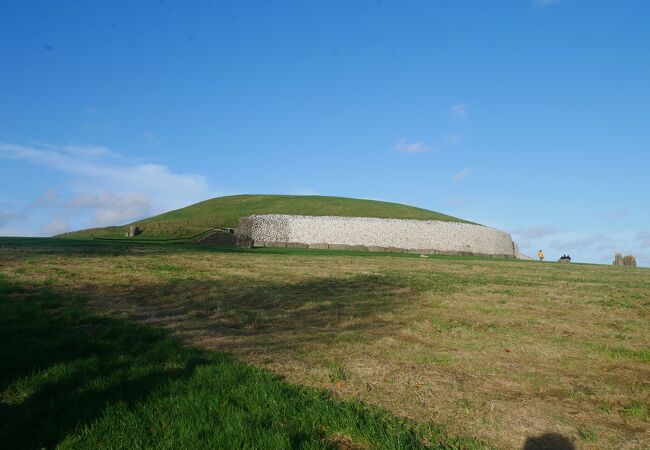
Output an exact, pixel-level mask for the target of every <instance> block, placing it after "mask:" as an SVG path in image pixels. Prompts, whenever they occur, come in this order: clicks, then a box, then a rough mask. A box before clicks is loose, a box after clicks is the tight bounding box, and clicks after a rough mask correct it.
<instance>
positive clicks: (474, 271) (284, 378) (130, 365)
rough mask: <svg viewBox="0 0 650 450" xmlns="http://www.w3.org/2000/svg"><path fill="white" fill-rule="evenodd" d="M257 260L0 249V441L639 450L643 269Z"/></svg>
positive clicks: (231, 255) (269, 253)
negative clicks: (565, 442)
mask: <svg viewBox="0 0 650 450" xmlns="http://www.w3.org/2000/svg"><path fill="white" fill-rule="evenodd" d="M260 250H263V251H259V250H256V249H254V250H248V251H236V250H232V249H231V250H222V249H210V248H199V247H193V246H185V245H181V246H179V245H127V244H110V243H95V242H93V241H91V242H89V241H65V240H49V239H42V240H27V239H22V240H21V239H3V240H0V280H2V281H1V283H2V284H1V286H2V287H1V288H0V289H1V290H0V299H1V300H2V303H1V305H2V311H1V313H0V323H1V326H0V333H1V334H0V338H1V339H2V342H3V346H2V347H1V348H2V350H1V351H2V354H1V355H0V415H1V416H0V418H1V419H2V420H0V427H1V428H0V433H1V436H0V438H2V442H3V443H5V442H8V443H12V444H14V445H11V447H16V446H17V447H32V448H33V447H38V446H52V445H54V444H56V443H61V445H62V446H63V447H68V448H78V447H86V448H90V447H93V448H94V447H96V446H101V445H104V446H109V447H110V446H112V447H119V446H138V445H139V446H141V447H147V446H152V445H154V444H156V445H159V446H163V447H176V446H180V445H181V443H188V444H184V445H183V446H185V447H192V446H195V445H196V444H198V443H204V442H205V443H210V445H211V446H212V447H219V446H222V447H223V446H224V445H225V444H224V443H226V442H228V443H231V442H232V443H234V445H235V446H245V445H249V446H255V447H259V448H283V447H297V448H300V447H303V448H373V447H374V448H415V447H418V446H422V447H427V446H429V447H434V448H454V447H455V448H481V447H483V446H484V444H482V442H483V443H485V445H488V446H494V447H498V448H522V446H524V445H525V442H526V441H527V439H529V438H530V439H534V438H535V437H540V436H543V435H545V433H556V434H557V435H561V436H563V437H564V438H566V439H569V440H570V441H571V442H573V444H574V445H575V446H576V447H578V448H594V449H595V448H648V447H650V417H649V408H650V332H649V331H648V330H649V328H650V327H649V325H650V323H649V318H650V270H648V269H641V268H639V269H630V268H615V267H606V266H596V265H574V264H572V265H560V264H553V263H543V264H542V263H537V262H522V261H512V260H490V259H485V258H463V257H430V258H420V257H418V256H417V255H382V256H378V255H372V254H367V253H362V254H354V253H348V252H328V251H313V252H312V251H305V250H293V249H260ZM450 436H451V437H450ZM453 436H460V437H453ZM529 442H532V440H531V441H529ZM529 448H535V447H529Z"/></svg>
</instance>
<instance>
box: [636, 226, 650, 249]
mask: <svg viewBox="0 0 650 450" xmlns="http://www.w3.org/2000/svg"><path fill="white" fill-rule="evenodd" d="M636 240H637V241H639V242H640V243H641V248H648V247H650V231H645V230H644V231H639V232H638V233H637V234H636Z"/></svg>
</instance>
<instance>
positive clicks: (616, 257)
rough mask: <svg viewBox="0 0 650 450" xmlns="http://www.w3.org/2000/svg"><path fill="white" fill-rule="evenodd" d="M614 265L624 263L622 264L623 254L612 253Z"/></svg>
mask: <svg viewBox="0 0 650 450" xmlns="http://www.w3.org/2000/svg"><path fill="white" fill-rule="evenodd" d="M614 265H615V266H623V265H624V264H623V255H621V254H620V253H617V254H616V255H614Z"/></svg>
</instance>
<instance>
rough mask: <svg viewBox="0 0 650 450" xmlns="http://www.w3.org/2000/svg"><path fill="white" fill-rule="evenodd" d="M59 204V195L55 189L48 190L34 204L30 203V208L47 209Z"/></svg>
mask: <svg viewBox="0 0 650 450" xmlns="http://www.w3.org/2000/svg"><path fill="white" fill-rule="evenodd" d="M58 202H59V194H58V193H57V192H56V191H55V190H54V189H48V190H47V191H45V192H43V193H42V194H41V195H39V196H38V197H36V200H34V201H33V202H32V203H30V205H29V207H30V208H47V207H50V206H55V205H56V204H57V203H58Z"/></svg>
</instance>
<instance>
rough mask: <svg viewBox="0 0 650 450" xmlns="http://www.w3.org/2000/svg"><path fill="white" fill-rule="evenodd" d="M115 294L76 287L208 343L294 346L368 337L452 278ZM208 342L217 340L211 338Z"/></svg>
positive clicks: (101, 305)
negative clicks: (423, 294)
mask: <svg viewBox="0 0 650 450" xmlns="http://www.w3.org/2000/svg"><path fill="white" fill-rule="evenodd" d="M121 289H122V290H121V291H120V292H119V293H117V292H116V291H115V290H111V291H109V292H94V291H93V288H92V287H90V288H79V289H78V290H75V291H73V293H74V295H81V296H89V297H92V305H93V307H94V308H96V309H98V310H103V311H118V312H119V313H121V314H124V315H125V316H126V317H128V318H130V319H134V320H137V321H140V322H146V323H148V324H151V325H155V326H158V327H163V328H168V329H173V330H174V331H175V332H177V333H179V334H180V335H182V336H183V337H185V338H190V339H191V340H192V342H201V343H202V345H203V346H207V347H210V348H219V349H225V350H237V351H238V353H239V352H244V353H246V352H249V351H250V352H257V353H259V351H260V350H261V349H263V348H267V349H268V348H271V349H273V351H274V352H278V351H292V350H294V349H299V348H303V347H304V346H305V345H307V344H322V343H331V342H335V341H345V340H347V341H359V340H360V339H371V338H372V336H373V335H375V334H374V333H373V331H375V330H377V331H381V333H377V335H385V333H386V327H388V326H395V323H393V322H394V321H393V322H388V321H387V320H386V319H384V317H385V315H386V314H388V313H393V312H398V311H400V310H402V309H404V308H407V307H408V305H409V302H411V301H412V299H413V298H414V296H415V295H416V294H418V293H419V292H420V291H423V290H427V292H439V293H451V292H453V291H455V290H456V289H458V287H457V285H456V280H455V277H454V276H453V275H450V274H442V273H431V274H428V275H427V277H426V278H424V279H423V278H422V277H421V276H420V277H416V276H410V275H409V274H404V273H401V274H358V275H352V276H350V275H348V276H341V277H325V278H311V279H308V280H303V281H300V282H294V283H289V282H279V281H269V280H265V281H259V280H255V279H252V278H236V277H230V278H228V279H227V280H218V279H215V280H208V281H206V280H196V279H193V278H184V279H176V280H171V281H165V282H161V283H152V284H142V285H139V286H126V287H123V288H121ZM211 340H212V341H213V342H212V343H211Z"/></svg>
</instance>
